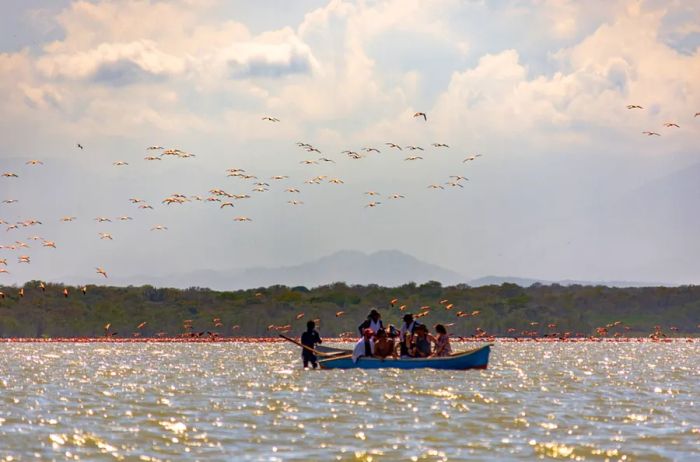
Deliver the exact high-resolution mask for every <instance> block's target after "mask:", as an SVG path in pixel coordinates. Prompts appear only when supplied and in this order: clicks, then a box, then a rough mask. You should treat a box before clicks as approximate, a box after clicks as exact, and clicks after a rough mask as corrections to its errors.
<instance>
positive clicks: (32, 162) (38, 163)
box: [26, 159, 44, 165]
mask: <svg viewBox="0 0 700 462" xmlns="http://www.w3.org/2000/svg"><path fill="white" fill-rule="evenodd" d="M26 164H27V165H44V163H43V162H42V161H40V160H36V159H32V160H28V161H27V162H26Z"/></svg>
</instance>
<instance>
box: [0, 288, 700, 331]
mask: <svg viewBox="0 0 700 462" xmlns="http://www.w3.org/2000/svg"><path fill="white" fill-rule="evenodd" d="M64 288H65V287H64V286H62V285H54V284H47V285H46V287H45V290H41V289H40V288H39V282H30V283H27V284H26V285H25V286H24V287H23V289H24V290H23V292H24V295H23V296H20V288H18V287H3V288H0V291H2V292H3V293H4V298H2V299H1V300H0V337H78V336H102V335H104V326H105V325H106V324H108V323H109V324H110V332H117V333H118V336H119V337H131V336H132V335H133V334H134V332H138V333H139V334H140V335H141V336H145V337H147V336H154V335H156V334H158V333H161V334H160V335H169V336H170V335H177V334H180V333H182V332H184V330H183V323H184V322H185V320H191V321H192V330H193V331H195V332H202V331H204V332H205V331H210V332H217V333H218V334H219V335H222V336H232V335H235V336H269V335H274V334H275V332H274V331H271V330H270V329H269V327H270V326H271V325H274V326H285V325H291V332H295V333H296V332H299V331H301V330H303V328H304V325H305V323H306V321H307V320H309V319H318V318H320V320H321V322H320V331H321V334H322V335H326V336H335V335H338V334H340V333H343V332H348V331H350V332H356V329H357V325H358V324H359V323H360V322H361V321H362V320H363V319H365V317H366V315H367V312H368V311H369V309H370V308H372V307H376V308H377V309H379V310H380V312H381V313H382V315H383V319H384V322H385V323H393V324H395V325H397V326H398V325H399V324H400V319H401V316H402V315H403V314H404V313H407V312H412V313H419V312H421V311H423V312H426V311H428V314H427V315H425V316H424V317H423V318H422V319H421V322H424V323H426V324H428V325H429V326H432V325H433V324H434V323H437V322H442V323H454V325H453V326H451V327H450V331H451V332H452V333H454V334H455V335H464V336H466V335H473V334H474V332H475V329H477V328H480V329H483V330H484V331H486V332H488V333H490V334H494V335H511V336H515V335H522V332H523V331H537V332H538V333H539V335H542V334H545V333H552V332H566V331H568V332H571V333H572V334H575V333H582V334H585V335H591V334H594V333H595V329H596V328H597V327H599V326H605V325H608V324H612V323H614V322H615V321H621V324H619V325H618V326H616V327H612V328H610V329H609V331H610V332H609V334H608V335H614V333H615V332H618V333H619V334H622V335H625V336H628V335H629V336H631V335H647V334H649V333H650V332H651V331H652V330H653V329H654V326H655V325H661V326H662V327H663V330H664V332H666V333H667V334H669V335H670V336H673V335H689V334H690V335H696V334H698V333H699V332H700V329H699V328H698V324H700V287H697V286H684V287H674V288H668V287H649V288H609V287H602V286H596V287H590V286H567V287H565V286H559V285H551V286H542V285H534V286H531V287H528V288H523V287H520V286H517V285H514V284H502V285H500V286H484V287H469V286H466V285H458V286H450V287H443V286H441V285H440V284H439V283H437V282H429V283H426V284H421V285H416V284H406V285H403V286H400V287H393V288H386V287H379V286H376V285H368V286H348V285H346V284H343V283H336V284H331V285H326V286H321V287H316V288H313V289H307V288H305V287H293V288H292V287H285V286H272V287H268V288H257V289H251V290H238V291H231V292H217V291H213V290H209V289H202V288H190V289H186V290H179V289H167V288H155V287H151V286H142V287H106V286H88V287H87V291H86V293H85V294H83V293H81V291H80V288H78V287H67V290H68V294H69V295H68V296H67V297H66V296H64ZM393 299H397V301H396V302H395V303H394V306H391V305H390V301H391V300H393ZM445 300H447V301H445ZM441 301H442V302H443V303H442V304H441V303H440V302H441ZM449 304H452V305H453V306H452V307H451V308H450V309H447V306H448V305H449ZM404 305H405V307H403V311H402V310H401V307H402V306H404ZM427 306H429V307H430V309H429V310H428V309H426V308H422V309H421V307H427ZM340 311H342V312H344V313H342V314H340V316H336V313H338V312H340ZM475 311H478V313H477V314H475V315H472V313H473V312H475ZM302 312H303V313H304V316H303V317H300V318H299V319H297V315H299V314H300V313H302ZM459 312H462V313H463V314H462V316H458V315H457V313H459ZM466 313H468V315H467V314H466ZM215 318H219V319H220V320H221V321H220V325H219V326H218V327H215V325H214V321H213V320H214V319H215ZM143 322H146V324H145V325H143V326H142V327H141V328H140V329H137V326H138V325H139V324H141V323H143ZM534 323H537V324H534ZM548 324H556V326H552V327H548ZM234 326H240V327H234ZM625 326H626V329H624V327H625ZM508 329H511V331H510V333H509V331H508ZM513 329H514V330H515V331H513ZM676 329H677V330H676ZM163 333H165V334H163Z"/></svg>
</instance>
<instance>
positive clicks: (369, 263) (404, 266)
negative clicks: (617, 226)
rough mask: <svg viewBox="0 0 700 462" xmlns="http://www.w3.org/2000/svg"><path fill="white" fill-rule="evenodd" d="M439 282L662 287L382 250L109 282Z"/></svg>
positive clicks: (217, 285) (241, 285)
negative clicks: (539, 274)
mask: <svg viewBox="0 0 700 462" xmlns="http://www.w3.org/2000/svg"><path fill="white" fill-rule="evenodd" d="M427 281H439V282H440V283H442V284H443V285H454V284H468V285H470V286H472V287H479V286H484V285H493V284H496V285H500V284H503V283H506V282H507V283H512V284H517V285H520V286H523V287H528V286H530V285H532V284H535V283H540V284H554V283H557V284H561V285H573V284H580V285H607V286H611V287H643V286H658V285H664V284H657V283H644V282H626V281H600V282H592V281H573V280H564V281H548V280H543V279H530V278H520V277H504V276H486V277H482V278H478V279H472V280H469V279H467V278H466V277H464V276H463V275H461V274H459V273H457V272H455V271H452V270H449V269H446V268H443V267H440V266H438V265H433V264H430V263H426V262H423V261H421V260H418V259H417V258H415V257H413V256H411V255H408V254H405V253H403V252H400V251H397V250H383V251H379V252H374V253H370V254H366V253H363V252H359V251H349V250H343V251H340V252H336V253H334V254H331V255H328V256H326V257H322V258H319V259H317V260H314V261H310V262H306V263H302V264H299V265H294V266H285V267H278V268H264V267H258V268H248V269H230V270H198V271H192V272H187V273H179V274H171V275H167V276H163V277H154V276H150V275H149V276H145V275H143V276H132V277H129V278H125V279H124V278H122V279H116V278H114V279H111V280H110V282H111V283H112V284H114V283H116V284H119V285H143V284H152V285H155V286H160V287H178V288H187V287H206V288H211V289H216V290H235V289H247V288H255V287H266V286H271V285H276V284H280V285H287V286H305V287H316V286H320V285H324V284H330V283H333V282H345V283H347V284H362V285H366V284H377V285H381V286H386V287H394V286H399V285H402V284H406V283H409V282H415V283H417V284H420V283H424V282H427Z"/></svg>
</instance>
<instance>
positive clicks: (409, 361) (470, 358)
mask: <svg viewBox="0 0 700 462" xmlns="http://www.w3.org/2000/svg"><path fill="white" fill-rule="evenodd" d="M492 346H493V345H492V344H488V345H484V346H482V347H479V348H475V349H473V350H467V351H463V352H460V353H455V354H452V355H450V356H442V357H435V358H403V359H393V358H386V359H379V358H366V357H365V358H363V357H360V358H359V359H358V360H357V362H353V361H352V355H342V356H333V357H325V358H321V359H319V361H318V364H319V366H320V367H321V369H384V368H396V369H426V368H427V369H448V370H466V369H486V367H487V366H488V364H489V353H490V352H491V347H492Z"/></svg>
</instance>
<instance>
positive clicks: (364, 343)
mask: <svg viewBox="0 0 700 462" xmlns="http://www.w3.org/2000/svg"><path fill="white" fill-rule="evenodd" d="M373 337H374V331H373V330H372V329H370V328H367V329H365V330H364V331H362V338H361V339H360V340H358V341H357V343H356V344H355V348H354V349H353V350H352V362H354V363H356V362H357V360H358V359H360V358H362V357H363V356H364V357H369V358H371V357H372V356H374V338H373Z"/></svg>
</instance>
